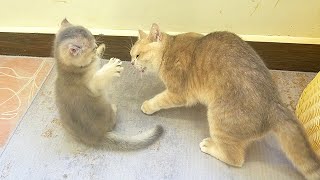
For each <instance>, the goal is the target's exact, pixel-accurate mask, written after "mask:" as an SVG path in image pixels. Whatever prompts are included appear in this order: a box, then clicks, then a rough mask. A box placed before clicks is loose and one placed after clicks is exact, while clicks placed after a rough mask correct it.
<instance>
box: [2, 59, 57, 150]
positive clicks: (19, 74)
mask: <svg viewBox="0 0 320 180" xmlns="http://www.w3.org/2000/svg"><path fill="white" fill-rule="evenodd" d="M53 65H54V62H53V61H52V59H49V58H34V57H18V56H0V149H1V148H3V146H4V145H5V144H6V142H7V141H8V139H9V137H10V135H11V132H12V131H13V130H14V129H15V128H16V126H17V124H18V123H19V120H20V119H21V117H22V116H23V115H24V113H25V112H26V111H27V109H28V107H29V106H30V104H31V102H32V100H33V99H34V97H35V95H36V94H37V92H38V90H39V89H40V88H41V86H42V83H43V82H44V80H45V79H46V77H47V76H48V74H49V72H50V71H51V69H52V67H53Z"/></svg>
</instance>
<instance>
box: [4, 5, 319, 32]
mask: <svg viewBox="0 0 320 180" xmlns="http://www.w3.org/2000/svg"><path fill="white" fill-rule="evenodd" d="M64 17H67V18H68V19H69V20H70V21H72V22H73V23H76V24H82V25H84V26H87V27H89V28H91V29H93V31H94V33H96V34H97V33H104V34H108V33H111V34H118V35H132V33H133V32H135V31H123V30H136V29H138V28H141V29H144V30H148V29H149V26H150V25H151V23H153V22H157V23H158V24H159V25H160V27H161V28H162V29H163V30H166V31H169V32H187V31H195V32H202V33H207V32H211V31H215V30H229V31H233V32H236V33H238V34H242V35H258V36H270V35H272V36H292V37H300V38H301V37H307V38H320V0H156V1H155V0H92V1H89V0H10V1H9V0H8V1H5V0H2V2H1V7H0V31H18V32H55V31H56V28H57V26H58V25H59V22H60V21H61V20H62V19H63V18H64ZM110 30H113V31H110ZM130 33H131V34H130ZM258 36H257V37H258Z"/></svg>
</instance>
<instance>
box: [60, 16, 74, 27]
mask: <svg viewBox="0 0 320 180" xmlns="http://www.w3.org/2000/svg"><path fill="white" fill-rule="evenodd" d="M71 25H72V24H71V23H69V21H68V20H67V18H64V19H63V21H62V22H61V27H67V26H71Z"/></svg>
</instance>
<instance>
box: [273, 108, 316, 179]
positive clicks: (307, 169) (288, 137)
mask: <svg viewBox="0 0 320 180" xmlns="http://www.w3.org/2000/svg"><path fill="white" fill-rule="evenodd" d="M271 117H276V118H278V119H275V120H276V125H275V126H274V127H273V131H274V132H275V134H276V136H277V137H278V139H279V141H280V144H281V147H282V149H283V151H284V152H285V153H286V156H287V157H288V158H289V159H290V160H291V162H292V163H293V164H294V166H295V167H296V168H297V169H298V170H299V171H300V172H301V173H302V174H303V175H304V177H305V178H306V179H320V160H319V158H318V157H317V155H316V153H315V152H314V151H313V149H312V148H311V145H310V143H309V141H308V138H307V136H306V134H305V131H304V129H303V127H302V125H301V124H300V123H299V122H298V120H297V119H296V117H295V116H294V115H293V113H292V112H290V110H289V109H288V108H286V107H284V106H283V105H280V104H277V105H276V108H275V109H274V111H273V114H272V116H271ZM273 119H274V118H273Z"/></svg>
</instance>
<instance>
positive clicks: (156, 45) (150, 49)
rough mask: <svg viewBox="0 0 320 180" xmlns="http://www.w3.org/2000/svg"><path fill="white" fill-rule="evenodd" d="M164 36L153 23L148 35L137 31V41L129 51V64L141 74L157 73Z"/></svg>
mask: <svg viewBox="0 0 320 180" xmlns="http://www.w3.org/2000/svg"><path fill="white" fill-rule="evenodd" d="M164 36H165V34H164V33H161V32H160V29H159V26H158V25H157V24H155V23H154V24H152V27H151V30H150V32H149V34H146V33H144V32H143V31H141V30H139V36H138V40H137V42H136V43H135V44H134V45H133V46H132V48H131V50H130V55H131V64H132V65H134V66H135V67H136V68H137V69H139V70H140V71H141V72H145V71H151V72H158V70H159V67H160V63H161V61H162V55H163V50H164V44H165V43H164V40H165V38H164Z"/></svg>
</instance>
